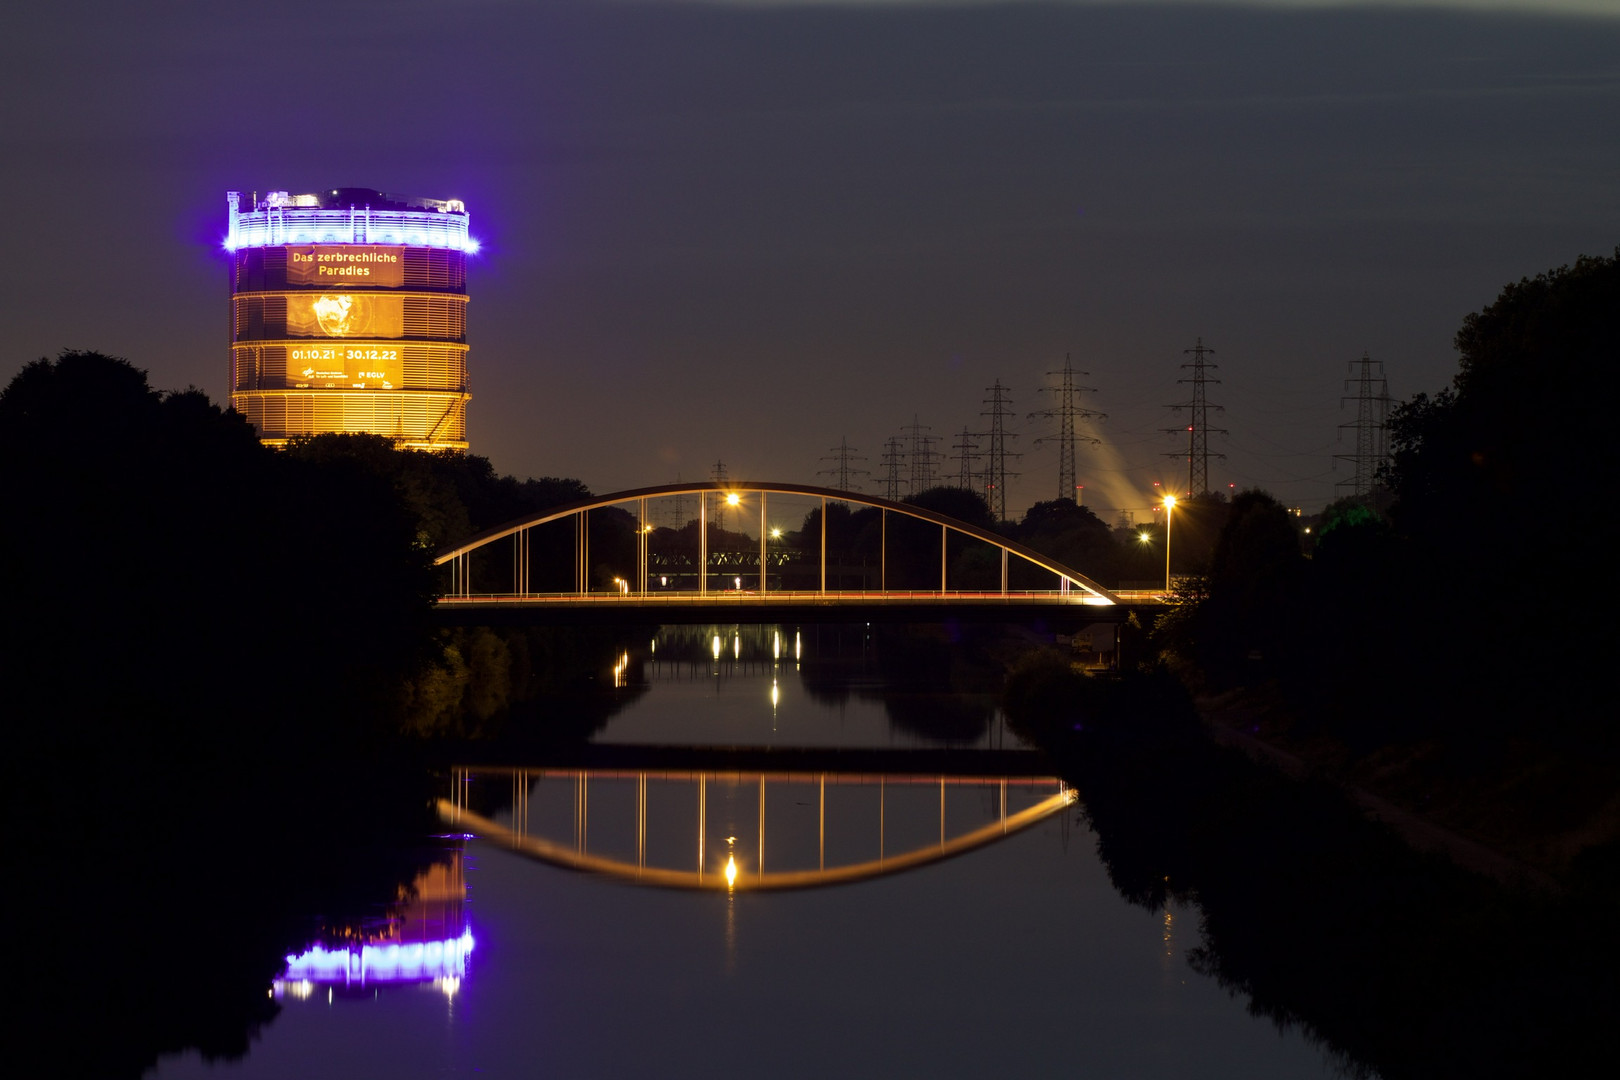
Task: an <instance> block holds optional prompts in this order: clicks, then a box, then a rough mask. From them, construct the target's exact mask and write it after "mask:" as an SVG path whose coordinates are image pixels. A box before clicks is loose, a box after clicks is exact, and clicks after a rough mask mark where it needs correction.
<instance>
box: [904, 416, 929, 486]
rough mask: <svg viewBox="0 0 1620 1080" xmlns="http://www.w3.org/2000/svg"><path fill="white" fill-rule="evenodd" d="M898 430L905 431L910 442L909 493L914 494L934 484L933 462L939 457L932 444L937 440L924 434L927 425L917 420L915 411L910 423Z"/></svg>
mask: <svg viewBox="0 0 1620 1080" xmlns="http://www.w3.org/2000/svg"><path fill="white" fill-rule="evenodd" d="M900 430H901V431H904V432H906V433H907V436H908V438H909V441H910V443H911V455H910V456H911V493H912V494H913V495H915V494H917V492H919V491H927V490H928V489H929V488H931V487H933V486H934V464H935V462H936V461H937V460H938V459H939V454H938V452H937V451H935V450H934V444H935V443H937V442H938V441H939V440H938V439H937V438H935V437H934V436H932V435H926V434H924V432H926V431H927V430H928V425H926V424H923V423H920V422H918V420H917V414H916V413H913V414H912V415H911V423H910V424H909V425H908V426H906V427H903V428H901V429H900Z"/></svg>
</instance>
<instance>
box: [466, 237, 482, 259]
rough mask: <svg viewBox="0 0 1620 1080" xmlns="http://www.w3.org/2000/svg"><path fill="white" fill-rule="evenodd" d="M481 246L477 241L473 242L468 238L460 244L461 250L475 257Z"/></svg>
mask: <svg viewBox="0 0 1620 1080" xmlns="http://www.w3.org/2000/svg"><path fill="white" fill-rule="evenodd" d="M481 246H482V245H481V244H479V243H478V241H477V240H474V239H473V238H472V237H470V236H469V237H467V239H466V240H465V241H463V242H462V245H461V250H462V251H465V252H466V253H467V254H469V255H476V254H478V249H479V247H481Z"/></svg>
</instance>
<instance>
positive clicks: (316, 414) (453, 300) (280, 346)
mask: <svg viewBox="0 0 1620 1080" xmlns="http://www.w3.org/2000/svg"><path fill="white" fill-rule="evenodd" d="M227 209H228V211H229V231H228V233H227V236H226V240H225V247H226V248H227V249H228V250H229V251H230V252H231V262H232V266H231V381H230V385H231V405H232V407H233V408H235V409H236V410H237V411H238V412H240V413H241V414H242V415H244V416H245V417H247V418H248V420H249V421H251V422H252V423H253V425H254V427H255V428H257V429H258V432H259V437H260V439H262V440H263V441H264V442H266V443H269V444H271V445H277V446H279V445H284V444H285V443H286V442H287V441H288V440H289V439H292V438H297V437H299V436H303V435H318V434H324V433H329V432H351V433H362V432H363V433H371V434H377V435H383V436H386V437H388V438H391V439H393V440H394V443H395V445H396V446H399V447H402V448H410V449H426V450H446V449H449V450H465V449H466V448H467V436H466V406H467V401H468V399H469V395H468V393H467V363H466V359H467V346H466V304H467V291H466V258H467V253H468V252H471V251H475V250H477V242H476V241H474V240H472V239H471V238H470V237H469V236H468V234H467V211H466V208H465V206H463V205H462V204H461V203H460V202H459V201H454V200H438V199H418V198H412V197H407V196H400V195H390V194H385V193H383V192H378V191H371V190H368V189H359V188H341V189H333V190H330V191H326V192H321V193H318V194H313V195H289V194H288V193H286V192H282V191H274V192H269V193H268V194H266V195H265V196H264V197H263V198H260V197H258V196H257V195H255V196H253V197H251V198H244V197H243V195H242V194H241V193H240V192H229V193H227Z"/></svg>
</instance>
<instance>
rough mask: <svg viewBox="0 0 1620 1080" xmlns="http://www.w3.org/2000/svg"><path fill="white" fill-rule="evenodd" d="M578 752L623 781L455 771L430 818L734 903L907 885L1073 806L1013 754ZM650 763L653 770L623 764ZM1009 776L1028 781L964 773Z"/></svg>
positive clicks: (555, 773)
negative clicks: (655, 761) (501, 800)
mask: <svg viewBox="0 0 1620 1080" xmlns="http://www.w3.org/2000/svg"><path fill="white" fill-rule="evenodd" d="M589 749H591V750H593V751H596V754H595V756H596V757H597V758H598V759H601V758H602V757H608V758H612V757H618V758H619V759H620V766H618V767H615V766H612V765H607V766H604V765H601V764H596V765H594V766H592V767H584V766H553V767H545V768H533V769H524V768H500V767H497V768H479V769H468V770H458V771H457V774H456V777H455V779H456V783H455V785H454V787H455V794H454V796H453V797H452V798H451V799H445V800H441V801H440V803H439V814H440V816H441V818H442V819H443V820H444V821H445V822H446V823H447V824H449V825H450V826H452V827H454V828H457V829H465V830H467V831H469V832H472V833H474V834H476V835H478V836H480V837H483V838H484V839H487V840H490V841H492V842H495V843H497V844H501V845H503V846H505V847H507V848H509V849H511V850H512V851H515V852H517V853H519V854H522V855H526V856H529V857H531V858H535V859H538V860H540V861H542V862H546V863H550V864H552V865H555V866H559V867H564V868H567V869H570V870H580V871H585V872H589V873H594V874H600V875H604V876H607V877H611V878H614V879H617V880H620V881H626V882H631V883H635V884H639V885H652V886H658V887H662V888H673V889H698V890H704V889H706V890H713V891H719V892H741V891H771V890H784V889H806V888H814V887H818V886H825V885H841V884H848V883H852V882H856V881H863V880H866V879H869V878H875V877H880V876H883V875H886V874H894V873H899V872H901V871H904V870H910V869H913V868H916V867H920V866H924V865H927V864H929V863H933V862H938V861H940V860H942V859H948V858H951V857H953V856H956V855H960V854H963V853H965V852H969V851H973V850H975V849H977V848H981V847H984V846H985V845H987V844H991V843H994V842H996V841H998V840H1001V839H1004V838H1006V837H1008V836H1011V835H1013V834H1014V833H1017V832H1019V831H1020V830H1023V829H1027V828H1029V827H1030V826H1032V825H1034V824H1036V823H1037V822H1040V821H1043V820H1045V819H1047V818H1049V817H1051V816H1052V815H1054V814H1057V813H1058V812H1059V811H1061V810H1063V809H1065V808H1066V807H1068V806H1070V805H1072V804H1073V803H1074V801H1075V797H1076V796H1075V792H1074V790H1073V789H1072V788H1069V787H1068V786H1067V785H1065V784H1064V783H1063V781H1061V780H1059V779H1057V778H1055V777H1051V776H1042V775H1035V774H1034V769H1033V768H1031V766H1033V765H1034V764H1035V763H1038V762H1041V761H1042V760H1043V759H1042V758H1041V757H1040V755H1038V754H1034V753H1029V752H1023V751H988V752H987V751H961V750H942V751H937V752H928V751H923V752H917V751H850V750H833V751H781V750H755V751H715V750H698V749H695V748H689V749H683V750H679V751H660V750H655V749H653V748H645V747H593V748H589ZM649 756H651V757H656V758H659V759H662V764H661V765H659V766H657V767H648V766H647V765H646V764H645V763H643V764H641V765H639V766H638V765H637V764H636V763H635V761H634V759H635V758H637V757H641V758H643V759H647V758H649ZM1019 759H1022V760H1021V761H1020V760H1019ZM721 762H724V763H725V766H721V765H720V764H719V763H721ZM683 763H684V764H687V765H691V766H698V767H686V768H683V767H679V766H680V765H681V764H683ZM1014 763H1016V764H1019V765H1022V766H1024V767H1025V768H1024V769H1019V770H1009V771H1005V772H1002V773H999V774H992V773H983V772H979V771H977V770H976V769H975V768H974V766H983V765H1000V766H1006V765H1009V764H1014ZM705 766H706V767H705ZM726 766H729V767H726ZM866 766H879V767H881V768H882V771H878V770H876V769H870V768H866ZM1026 769H1027V770H1028V771H1025V770H1026ZM1018 772H1024V774H1023V775H1018V774H1017V773H1018ZM475 789H476V790H475ZM489 796H504V797H506V798H509V800H510V815H509V817H507V816H506V815H503V817H505V820H496V818H495V817H492V816H488V815H485V814H481V813H478V812H476V811H474V810H473V809H471V806H470V804H471V803H472V802H473V801H475V800H479V799H480V798H481V797H489Z"/></svg>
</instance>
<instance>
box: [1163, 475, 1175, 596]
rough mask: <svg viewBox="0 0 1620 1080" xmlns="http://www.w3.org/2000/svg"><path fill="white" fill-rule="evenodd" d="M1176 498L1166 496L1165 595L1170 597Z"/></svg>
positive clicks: (1166, 494) (1166, 493) (1168, 494)
mask: <svg viewBox="0 0 1620 1080" xmlns="http://www.w3.org/2000/svg"><path fill="white" fill-rule="evenodd" d="M1175 509H1176V497H1175V496H1174V495H1171V494H1170V493H1169V492H1165V496H1164V594H1165V596H1169V595H1170V519H1171V518H1172V517H1174V516H1175Z"/></svg>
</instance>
